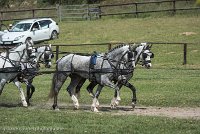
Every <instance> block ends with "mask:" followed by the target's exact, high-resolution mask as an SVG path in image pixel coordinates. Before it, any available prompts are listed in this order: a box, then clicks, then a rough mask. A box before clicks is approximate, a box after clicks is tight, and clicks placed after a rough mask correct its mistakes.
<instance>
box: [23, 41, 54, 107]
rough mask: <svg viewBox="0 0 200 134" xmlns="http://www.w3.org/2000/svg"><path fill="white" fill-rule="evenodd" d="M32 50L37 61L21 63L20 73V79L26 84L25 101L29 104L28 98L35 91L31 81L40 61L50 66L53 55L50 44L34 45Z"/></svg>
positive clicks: (47, 66)
mask: <svg viewBox="0 0 200 134" xmlns="http://www.w3.org/2000/svg"><path fill="white" fill-rule="evenodd" d="M33 51H34V53H35V57H36V61H37V62H35V63H32V62H26V63H21V67H22V73H21V77H20V78H21V79H20V81H21V82H24V83H25V84H26V85H27V86H26V90H27V96H26V101H27V103H28V105H30V99H31V97H32V95H33V93H34V91H35V87H34V85H33V84H32V83H33V79H34V78H35V76H36V75H37V74H38V71H39V68H40V63H42V64H44V65H45V67H46V68H50V67H51V65H52V63H51V59H52V58H53V57H54V55H53V51H52V48H51V44H50V45H45V46H40V47H36V48H34V50H33Z"/></svg>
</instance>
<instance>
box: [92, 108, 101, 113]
mask: <svg viewBox="0 0 200 134" xmlns="http://www.w3.org/2000/svg"><path fill="white" fill-rule="evenodd" d="M91 111H92V112H95V113H97V112H99V110H98V109H97V108H96V107H91Z"/></svg>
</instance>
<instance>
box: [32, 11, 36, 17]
mask: <svg viewBox="0 0 200 134" xmlns="http://www.w3.org/2000/svg"><path fill="white" fill-rule="evenodd" d="M32 15H33V16H32V17H33V18H35V10H34V9H33V10H32Z"/></svg>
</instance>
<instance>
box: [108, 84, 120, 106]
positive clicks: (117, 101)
mask: <svg viewBox="0 0 200 134" xmlns="http://www.w3.org/2000/svg"><path fill="white" fill-rule="evenodd" d="M118 87H119V90H120V89H121V87H122V84H121V83H119V84H118ZM118 93H119V91H118V92H117V91H116V90H115V93H114V97H113V99H112V100H111V104H110V106H111V108H116V106H118V105H119V102H120V100H121V98H120V97H119V98H117V96H119V95H118Z"/></svg>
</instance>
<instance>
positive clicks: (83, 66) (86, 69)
mask: <svg viewBox="0 0 200 134" xmlns="http://www.w3.org/2000/svg"><path fill="white" fill-rule="evenodd" d="M131 54H133V48H132V47H131V46H130V45H126V44H123V45H119V46H117V47H115V48H113V49H112V50H110V51H109V52H108V53H107V54H106V56H105V57H98V58H97V60H96V65H95V68H94V72H93V69H91V68H90V65H91V64H90V60H91V57H90V56H81V55H75V54H69V55H66V56H64V57H62V58H60V59H59V60H58V61H57V66H56V68H57V71H58V72H56V73H55V74H54V76H53V79H52V86H51V91H50V94H49V97H51V98H52V97H54V104H53V106H52V107H53V109H58V106H57V96H58V93H59V90H60V89H61V87H62V85H63V83H64V82H65V80H66V79H67V77H68V76H70V77H71V82H70V84H69V86H68V87H67V91H68V93H69V95H70V96H71V99H72V101H73V103H74V106H75V108H78V107H79V103H78V99H77V98H76V96H75V95H74V93H73V89H74V87H76V86H77V84H78V83H79V81H80V80H81V78H86V79H89V80H92V79H93V78H95V80H96V81H97V83H98V84H100V85H103V86H108V87H111V88H113V89H115V90H116V92H118V90H119V88H118V87H117V84H114V83H113V82H112V80H113V78H114V77H116V78H117V79H118V77H119V76H121V74H120V72H119V69H120V67H121V65H122V64H129V65H131V66H134V65H135V63H134V61H133V60H132V59H129V58H128V55H131ZM131 58H132V57H131ZM97 70H98V71H97ZM96 71H97V72H96ZM74 74H75V75H74ZM77 75H78V76H81V77H76V76H77ZM118 96H119V95H117V98H116V99H120V98H118ZM95 99H97V98H94V100H93V102H94V101H95ZM91 108H92V110H93V111H96V110H97V109H96V108H95V107H94V106H93V105H92V107H91Z"/></svg>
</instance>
